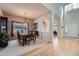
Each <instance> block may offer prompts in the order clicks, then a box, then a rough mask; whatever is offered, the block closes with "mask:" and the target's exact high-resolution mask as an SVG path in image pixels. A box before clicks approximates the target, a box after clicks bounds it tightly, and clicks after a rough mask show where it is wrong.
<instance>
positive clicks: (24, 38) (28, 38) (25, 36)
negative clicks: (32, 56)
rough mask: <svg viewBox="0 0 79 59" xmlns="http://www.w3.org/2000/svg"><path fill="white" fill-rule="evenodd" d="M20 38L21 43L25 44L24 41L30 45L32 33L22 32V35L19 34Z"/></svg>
mask: <svg viewBox="0 0 79 59" xmlns="http://www.w3.org/2000/svg"><path fill="white" fill-rule="evenodd" d="M20 37H21V39H22V40H23V44H24V45H25V43H26V44H27V43H29V45H30V41H32V40H33V39H32V35H31V34H23V35H20Z"/></svg>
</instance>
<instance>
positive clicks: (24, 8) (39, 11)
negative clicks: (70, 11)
mask: <svg viewBox="0 0 79 59" xmlns="http://www.w3.org/2000/svg"><path fill="white" fill-rule="evenodd" d="M0 8H1V9H2V11H3V12H4V13H5V14H7V15H12V16H19V17H25V13H26V17H27V18H38V17H40V16H42V15H44V14H45V13H47V12H49V11H50V10H48V9H47V8H46V7H44V6H43V5H42V4H40V3H0Z"/></svg>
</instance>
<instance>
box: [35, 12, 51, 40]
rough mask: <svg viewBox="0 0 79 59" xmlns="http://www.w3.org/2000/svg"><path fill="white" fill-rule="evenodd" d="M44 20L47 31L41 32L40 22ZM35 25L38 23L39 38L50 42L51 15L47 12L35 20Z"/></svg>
mask: <svg viewBox="0 0 79 59" xmlns="http://www.w3.org/2000/svg"><path fill="white" fill-rule="evenodd" d="M44 20H46V21H48V24H49V26H48V31H44V30H43V26H42V22H43V21H44ZM35 23H38V31H39V32H40V38H41V39H45V40H47V41H51V40H52V13H51V12H49V13H48V14H46V15H44V16H42V17H40V18H38V19H36V20H35Z"/></svg>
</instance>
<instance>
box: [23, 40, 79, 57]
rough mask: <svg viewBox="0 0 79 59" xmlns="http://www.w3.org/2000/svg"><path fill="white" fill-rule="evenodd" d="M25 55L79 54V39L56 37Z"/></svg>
mask: <svg viewBox="0 0 79 59" xmlns="http://www.w3.org/2000/svg"><path fill="white" fill-rule="evenodd" d="M23 56H79V39H54V40H53V41H52V43H48V42H46V43H43V44H42V45H41V46H40V47H38V48H35V49H33V50H32V51H29V52H27V53H24V54H23Z"/></svg>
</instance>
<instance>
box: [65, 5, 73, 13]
mask: <svg viewBox="0 0 79 59" xmlns="http://www.w3.org/2000/svg"><path fill="white" fill-rule="evenodd" d="M70 10H72V4H68V5H66V6H65V12H67V11H70Z"/></svg>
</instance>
